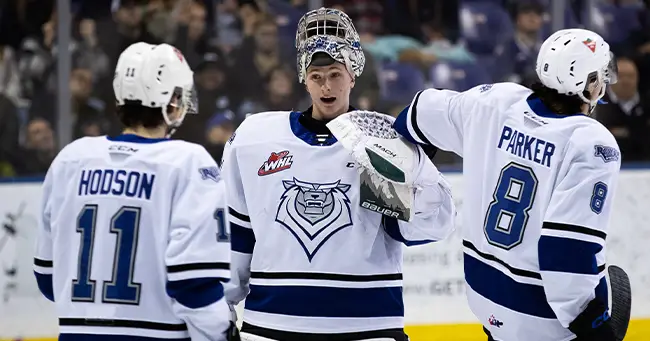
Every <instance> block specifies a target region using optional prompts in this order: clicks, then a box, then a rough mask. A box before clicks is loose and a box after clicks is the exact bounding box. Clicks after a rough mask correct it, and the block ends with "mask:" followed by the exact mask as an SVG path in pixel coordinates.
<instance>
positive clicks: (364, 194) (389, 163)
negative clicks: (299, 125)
mask: <svg viewBox="0 0 650 341" xmlns="http://www.w3.org/2000/svg"><path fill="white" fill-rule="evenodd" d="M394 121H395V118H393V117H391V116H388V115H385V114H380V113H377V112H371V111H363V110H356V111H352V112H349V113H346V114H343V115H341V116H339V117H337V118H335V119H334V120H332V121H330V122H329V123H328V124H327V127H328V128H329V130H330V131H331V132H332V134H333V135H334V136H335V137H336V138H337V139H338V140H339V142H341V144H342V145H343V147H344V148H345V149H347V150H348V151H349V152H350V153H351V154H352V157H353V158H354V159H355V160H356V162H357V164H358V166H359V168H358V169H359V173H360V177H361V179H360V186H361V187H360V192H359V193H360V199H361V200H360V204H361V206H362V207H363V208H366V209H369V210H372V211H376V212H378V213H382V214H384V215H387V216H390V217H394V218H397V219H400V220H404V221H410V219H411V210H412V206H413V199H414V195H415V184H414V182H415V176H416V174H414V173H415V172H414V170H415V169H417V166H418V162H419V158H420V157H421V155H422V156H423V155H424V152H423V151H422V150H421V149H420V147H418V146H416V145H413V144H411V143H409V142H408V141H406V140H405V139H404V138H403V137H401V136H400V135H399V134H398V133H397V132H396V131H395V130H394V129H393V127H392V125H393V122H394Z"/></svg>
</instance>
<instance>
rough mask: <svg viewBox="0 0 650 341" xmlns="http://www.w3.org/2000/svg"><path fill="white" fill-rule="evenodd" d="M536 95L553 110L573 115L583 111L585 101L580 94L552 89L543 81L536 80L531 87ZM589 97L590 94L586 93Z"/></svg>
mask: <svg viewBox="0 0 650 341" xmlns="http://www.w3.org/2000/svg"><path fill="white" fill-rule="evenodd" d="M530 88H531V89H532V90H533V93H534V94H535V96H537V97H538V98H539V99H540V100H541V101H542V103H544V105H546V106H547V107H548V108H549V109H551V110H552V111H553V112H555V113H557V114H560V115H573V114H575V113H579V112H581V111H582V104H583V103H584V102H583V101H582V99H580V97H578V95H573V96H569V95H565V94H561V93H559V92H557V90H555V89H551V88H549V87H547V86H545V85H544V84H542V83H541V82H539V81H538V82H535V83H533V84H532V85H531V87H530ZM585 95H586V96H585V97H587V98H589V94H588V93H586V94H585Z"/></svg>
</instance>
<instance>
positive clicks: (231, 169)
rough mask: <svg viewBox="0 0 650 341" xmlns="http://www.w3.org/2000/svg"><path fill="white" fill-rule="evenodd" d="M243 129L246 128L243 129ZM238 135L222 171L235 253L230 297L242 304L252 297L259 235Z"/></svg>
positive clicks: (228, 290)
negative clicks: (253, 263) (253, 221)
mask: <svg viewBox="0 0 650 341" xmlns="http://www.w3.org/2000/svg"><path fill="white" fill-rule="evenodd" d="M242 125H243V124H242ZM240 129H242V127H241V126H240ZM236 134H237V132H235V135H233V137H231V138H230V140H229V142H228V143H227V144H226V147H225V148H224V151H223V159H222V163H221V171H222V174H223V176H224V180H225V183H226V204H227V206H228V224H229V226H230V232H231V244H230V247H231V251H232V252H231V262H232V263H231V271H230V275H231V281H230V283H228V285H227V286H226V298H227V299H228V302H230V303H232V304H237V303H239V302H240V301H242V300H243V299H244V298H246V295H247V294H248V291H249V290H248V284H249V281H250V264H251V260H252V259H253V249H254V248H255V234H254V232H253V228H252V225H251V218H250V216H249V214H248V208H247V205H246V196H245V194H244V183H243V181H242V177H241V167H242V166H244V165H240V164H239V162H238V159H237V142H238V141H237V140H236V138H237V137H236ZM240 138H241V137H240Z"/></svg>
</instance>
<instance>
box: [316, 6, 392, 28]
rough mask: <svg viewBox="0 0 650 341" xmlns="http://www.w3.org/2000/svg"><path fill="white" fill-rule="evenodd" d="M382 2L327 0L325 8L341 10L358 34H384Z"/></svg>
mask: <svg viewBox="0 0 650 341" xmlns="http://www.w3.org/2000/svg"><path fill="white" fill-rule="evenodd" d="M382 2H383V1H380V0H325V1H323V6H324V7H329V8H336V9H339V10H341V11H343V12H345V14H347V15H348V16H349V17H350V19H352V22H353V23H354V26H355V28H356V29H357V32H365V33H367V34H373V35H378V34H383V33H386V32H384V23H383V17H384V6H383V4H382Z"/></svg>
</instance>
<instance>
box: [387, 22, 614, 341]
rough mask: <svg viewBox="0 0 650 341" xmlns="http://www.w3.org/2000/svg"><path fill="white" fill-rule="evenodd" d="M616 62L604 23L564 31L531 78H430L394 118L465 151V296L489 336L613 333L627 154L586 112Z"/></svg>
mask: <svg viewBox="0 0 650 341" xmlns="http://www.w3.org/2000/svg"><path fill="white" fill-rule="evenodd" d="M615 63H616V62H615V60H614V59H613V58H612V56H611V53H610V51H609V45H608V44H607V43H606V42H605V41H604V40H603V38H602V37H600V36H599V35H598V34H596V33H593V32H590V31H587V30H581V29H568V30H562V31H558V32H556V33H554V34H553V35H552V36H551V37H550V38H548V39H547V40H546V41H545V42H544V44H543V45H542V47H541V49H540V52H539V56H538V58H537V75H538V76H539V82H538V83H537V84H535V85H533V86H532V90H531V89H528V88H525V87H523V86H520V85H518V84H513V83H502V84H494V85H491V84H488V85H481V86H477V87H475V88H473V89H471V90H468V91H466V92H461V93H458V92H454V91H449V90H436V89H428V90H424V91H421V92H420V93H418V94H417V95H416V96H415V98H414V100H413V102H412V103H411V105H410V107H407V108H406V109H405V110H404V111H402V113H401V114H400V115H399V117H398V118H397V120H396V122H395V125H394V127H395V129H396V130H397V131H399V132H400V133H401V134H403V135H404V136H405V137H407V138H408V139H410V140H411V141H413V142H416V143H422V144H428V145H434V146H436V147H438V148H440V149H443V150H447V151H452V152H454V153H456V154H458V155H459V156H461V157H463V179H464V182H465V185H464V187H465V195H464V197H465V204H464V212H463V219H464V220H463V226H464V229H463V230H464V231H463V232H464V233H463V237H464V240H463V246H464V252H465V255H464V257H465V261H464V263H465V280H466V283H467V296H468V301H469V304H470V307H471V309H472V311H473V312H474V314H475V315H476V316H477V317H478V318H479V320H480V321H481V322H482V323H483V325H484V326H485V330H486V332H487V333H488V335H490V340H500V341H520V340H527V341H563V340H574V339H575V340H590V341H600V340H602V341H610V340H614V336H613V333H612V328H611V325H610V322H609V315H608V308H607V307H608V294H607V291H608V289H607V283H606V281H605V271H604V270H605V237H606V236H607V225H608V221H609V219H610V212H611V208H612V205H613V202H612V195H613V194H614V193H615V192H616V184H617V179H618V173H619V168H620V162H621V160H620V153H619V148H618V145H617V144H616V141H615V139H614V137H613V136H612V135H611V134H610V132H609V131H608V130H607V129H606V128H605V127H604V126H602V125H601V124H600V123H599V122H598V121H596V120H595V119H593V118H591V117H589V115H590V114H591V113H592V112H593V110H594V108H595V107H596V105H597V103H598V101H599V100H600V99H601V98H602V96H603V94H604V93H605V87H606V85H607V84H612V83H614V82H616V68H615V65H616V64H615ZM576 337H577V339H576Z"/></svg>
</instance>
